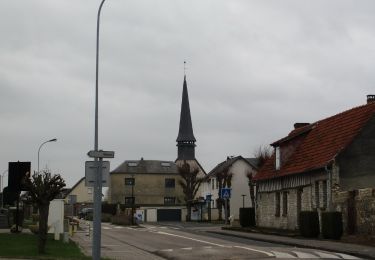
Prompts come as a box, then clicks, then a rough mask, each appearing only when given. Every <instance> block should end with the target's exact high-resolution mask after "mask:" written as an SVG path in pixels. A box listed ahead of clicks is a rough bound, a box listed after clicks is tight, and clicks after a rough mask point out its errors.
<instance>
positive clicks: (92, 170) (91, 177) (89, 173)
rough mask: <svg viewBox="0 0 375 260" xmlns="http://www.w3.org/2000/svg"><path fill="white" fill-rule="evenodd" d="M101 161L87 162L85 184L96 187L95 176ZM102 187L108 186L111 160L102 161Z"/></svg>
mask: <svg viewBox="0 0 375 260" xmlns="http://www.w3.org/2000/svg"><path fill="white" fill-rule="evenodd" d="M99 165H100V161H86V162H85V186H86V187H95V178H96V177H95V176H96V173H97V172H98V168H99V167H100V166H99ZM101 166H102V167H101V168H102V187H108V178H109V161H102V165H101Z"/></svg>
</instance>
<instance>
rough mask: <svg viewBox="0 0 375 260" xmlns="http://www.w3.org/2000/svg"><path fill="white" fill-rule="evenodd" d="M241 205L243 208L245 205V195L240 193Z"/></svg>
mask: <svg viewBox="0 0 375 260" xmlns="http://www.w3.org/2000/svg"><path fill="white" fill-rule="evenodd" d="M241 196H242V207H243V208H244V207H245V197H246V195H245V194H242V195H241Z"/></svg>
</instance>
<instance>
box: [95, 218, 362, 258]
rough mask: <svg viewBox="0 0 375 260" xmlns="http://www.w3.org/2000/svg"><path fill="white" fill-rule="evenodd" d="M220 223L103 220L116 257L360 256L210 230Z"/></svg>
mask: <svg viewBox="0 0 375 260" xmlns="http://www.w3.org/2000/svg"><path fill="white" fill-rule="evenodd" d="M215 229H216V230H217V229H218V227H217V226H213V225H206V226H205V225H202V224H198V225H197V224H190V223H189V224H181V223H164V224H158V225H149V224H144V225H142V227H123V226H115V225H111V224H105V223H103V224H102V252H103V256H104V255H105V256H108V257H110V258H112V259H129V256H130V255H131V254H130V253H131V252H132V255H133V256H134V252H138V253H137V254H138V256H137V257H135V258H136V259H176V260H177V259H181V260H183V259H205V260H208V259H215V260H216V259H271V258H283V259H359V258H356V257H353V256H349V255H344V254H339V253H332V252H326V251H321V250H316V249H305V248H296V247H288V246H283V245H278V244H272V243H267V242H259V241H253V240H247V239H241V238H237V237H229V236H222V235H218V234H213V233H209V232H207V231H210V230H211V231H213V230H215Z"/></svg>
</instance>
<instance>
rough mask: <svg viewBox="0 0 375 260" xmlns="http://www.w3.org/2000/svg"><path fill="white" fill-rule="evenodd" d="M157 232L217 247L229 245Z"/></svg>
mask: <svg viewBox="0 0 375 260" xmlns="http://www.w3.org/2000/svg"><path fill="white" fill-rule="evenodd" d="M157 233H158V234H160V235H167V236H172V237H179V238H183V239H189V240H193V241H196V242H201V243H205V244H209V245H213V246H218V247H231V246H225V245H220V244H216V243H212V242H208V241H203V240H200V239H195V238H192V237H185V236H180V235H175V234H171V233H166V232H161V231H158V232H157Z"/></svg>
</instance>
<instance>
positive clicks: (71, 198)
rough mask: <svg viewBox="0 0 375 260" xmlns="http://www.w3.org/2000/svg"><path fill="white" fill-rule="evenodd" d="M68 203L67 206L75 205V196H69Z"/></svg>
mask: <svg viewBox="0 0 375 260" xmlns="http://www.w3.org/2000/svg"><path fill="white" fill-rule="evenodd" d="M68 203H69V204H75V203H77V195H69V196H68Z"/></svg>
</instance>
